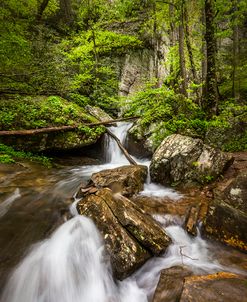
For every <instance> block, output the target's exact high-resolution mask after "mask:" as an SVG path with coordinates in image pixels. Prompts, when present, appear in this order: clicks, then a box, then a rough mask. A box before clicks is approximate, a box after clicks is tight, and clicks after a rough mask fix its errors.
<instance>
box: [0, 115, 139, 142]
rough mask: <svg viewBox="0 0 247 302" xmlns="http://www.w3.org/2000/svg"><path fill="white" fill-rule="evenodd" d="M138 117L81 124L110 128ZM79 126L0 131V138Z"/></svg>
mask: <svg viewBox="0 0 247 302" xmlns="http://www.w3.org/2000/svg"><path fill="white" fill-rule="evenodd" d="M138 118H139V117H138V116H134V117H126V118H119V119H115V120H110V121H101V122H97V123H91V124H83V126H85V127H94V126H100V125H109V126H112V125H114V123H116V122H121V121H128V120H132V119H138ZM80 126H81V125H73V126H58V127H49V128H40V129H28V130H6V131H5V130H3V131H0V137H1V136H23V135H24V136H25V135H37V134H40V133H51V132H62V131H73V130H76V129H78V128H79V127H80Z"/></svg>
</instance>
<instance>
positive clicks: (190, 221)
mask: <svg viewBox="0 0 247 302" xmlns="http://www.w3.org/2000/svg"><path fill="white" fill-rule="evenodd" d="M200 209H201V204H197V205H196V206H192V207H191V208H190V210H189V213H188V215H187V217H186V220H185V228H186V230H187V232H188V233H190V234H192V235H196V234H197V230H196V227H197V224H198V218H199V214H200Z"/></svg>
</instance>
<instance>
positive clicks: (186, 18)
mask: <svg viewBox="0 0 247 302" xmlns="http://www.w3.org/2000/svg"><path fill="white" fill-rule="evenodd" d="M188 22H189V20H188V11H187V6H186V4H185V5H184V23H185V24H184V29H185V41H186V46H187V50H188V54H189V60H190V67H191V72H192V76H193V81H194V83H195V84H198V79H197V74H196V67H195V62H194V57H193V52H192V46H191V43H190V32H189V26H188ZM196 96H197V101H198V103H199V97H200V96H199V92H198V89H196Z"/></svg>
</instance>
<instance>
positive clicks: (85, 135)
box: [0, 96, 105, 152]
mask: <svg viewBox="0 0 247 302" xmlns="http://www.w3.org/2000/svg"><path fill="white" fill-rule="evenodd" d="M96 121H97V119H96V118H95V117H94V116H92V115H90V114H89V113H87V111H86V110H84V109H83V108H82V107H80V106H78V105H76V104H74V103H71V102H69V101H67V100H65V99H63V98H61V97H58V96H50V97H46V96H36V97H19V96H15V97H11V98H5V99H0V130H28V129H39V128H48V127H59V126H74V125H79V127H78V129H76V130H72V131H66V132H65V131H63V132H59V131H58V132H52V133H39V134H35V135H23V136H5V137H0V142H1V143H4V144H6V145H11V146H13V147H14V148H15V149H17V150H24V151H33V152H39V151H47V150H70V149H78V148H82V147H84V146H88V145H91V144H94V143H95V142H96V141H97V140H98V139H99V138H100V137H101V135H102V134H103V133H104V131H105V130H104V129H105V128H104V127H100V126H99V127H94V128H90V127H88V126H86V125H85V124H88V123H93V122H96Z"/></svg>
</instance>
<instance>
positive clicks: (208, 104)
mask: <svg viewBox="0 0 247 302" xmlns="http://www.w3.org/2000/svg"><path fill="white" fill-rule="evenodd" d="M205 17H206V33H205V41H206V48H207V75H206V87H205V88H206V95H205V96H204V104H203V107H204V109H205V112H206V114H207V117H208V118H210V117H212V115H214V114H216V113H217V109H218V98H219V96H218V88H217V79H216V40H215V28H214V0H205Z"/></svg>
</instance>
